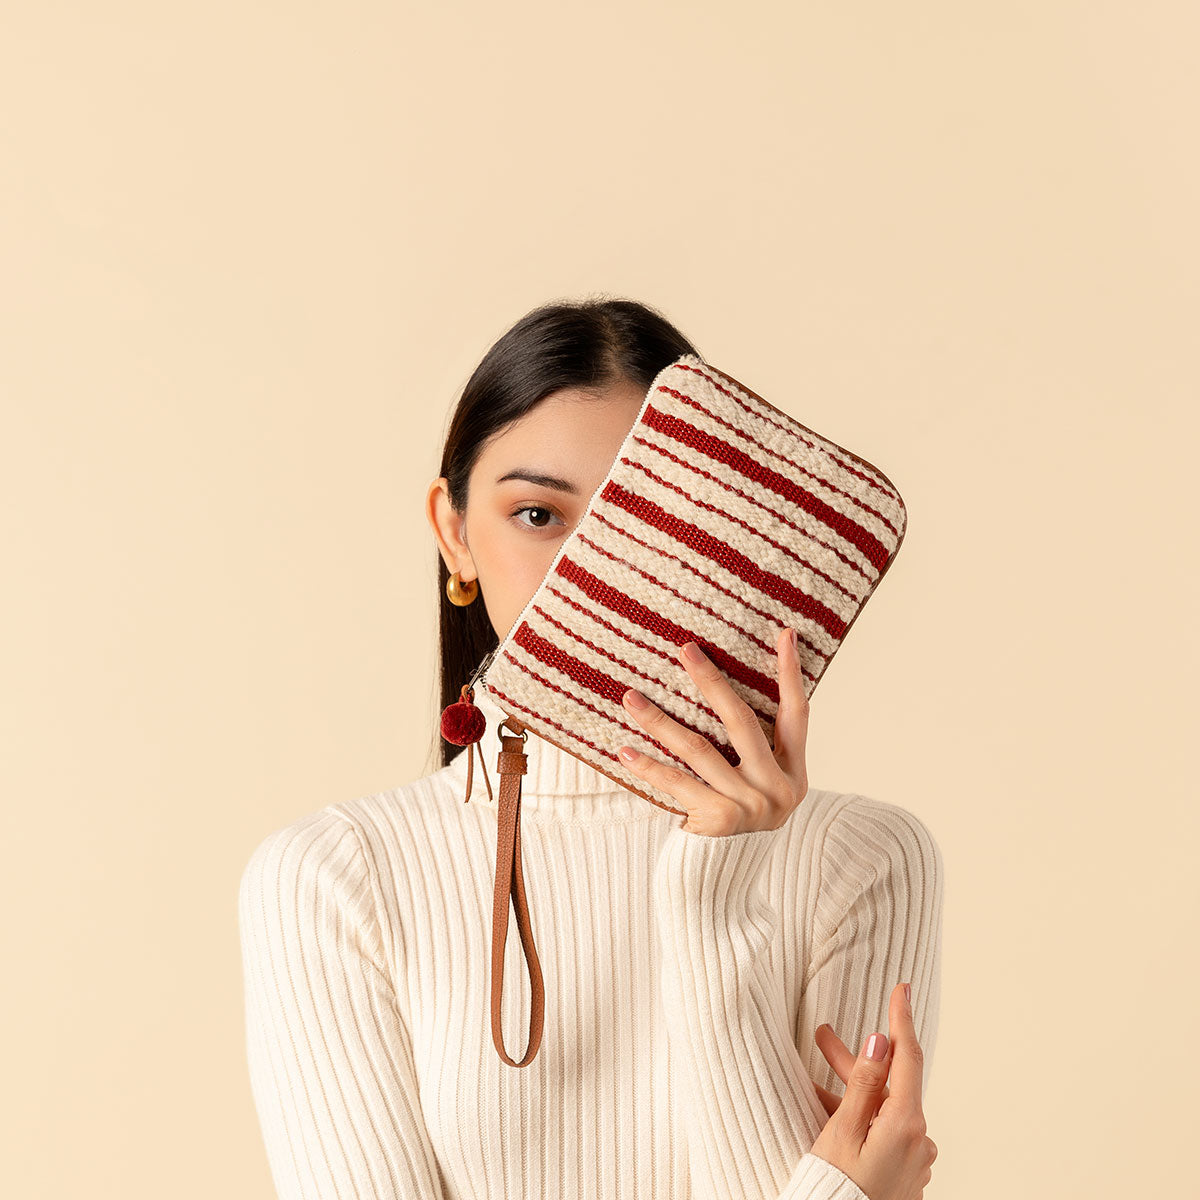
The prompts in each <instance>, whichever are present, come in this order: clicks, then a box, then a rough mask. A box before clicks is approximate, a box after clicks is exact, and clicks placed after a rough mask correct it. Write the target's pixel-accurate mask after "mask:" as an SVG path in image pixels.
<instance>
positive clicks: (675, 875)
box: [239, 300, 943, 1200]
mask: <svg viewBox="0 0 1200 1200" xmlns="http://www.w3.org/2000/svg"><path fill="white" fill-rule="evenodd" d="M684 353H693V354H695V353H697V351H696V350H695V349H694V348H693V347H692V345H691V344H690V343H689V342H688V341H687V340H686V339H685V338H684V337H683V335H682V334H681V333H680V332H679V331H678V330H677V329H675V328H674V326H672V325H671V324H670V323H669V322H668V321H666V320H665V319H664V318H663V317H662V316H661V315H660V314H658V313H656V312H654V311H653V310H651V309H649V308H647V307H646V306H644V305H641V304H638V303H635V302H632V301H625V300H591V301H587V302H584V303H579V304H551V305H546V306H543V307H541V308H539V309H536V310H534V311H533V312H531V313H529V314H527V315H526V316H525V317H523V318H522V319H521V320H520V321H519V322H518V323H517V324H516V325H515V326H513V328H511V329H510V330H509V331H508V332H507V333H506V334H505V335H504V336H503V337H501V338H500V339H499V341H498V342H497V343H496V344H495V345H494V346H493V347H492V348H491V349H490V350H489V351H488V353H487V355H486V356H485V357H484V359H483V361H482V362H481V363H480V364H479V366H478V367H477V368H476V370H475V372H474V373H473V375H472V376H471V379H470V381H469V382H468V384H467V386H466V388H465V390H464V393H463V396H462V398H461V400H460V401H459V404H458V406H457V408H456V410H455V413H454V416H453V419H452V421H451V424H450V429H449V433H448V435H447V440H446V445H445V449H444V452H443V457H442V464H441V474H440V475H439V477H438V478H437V479H435V480H434V481H433V482H432V483H431V485H430V487H429V491H428V497H427V504H426V515H427V517H428V520H429V522H430V526H431V528H432V531H433V535H434V538H435V541H436V543H437V548H438V553H439V564H438V565H439V580H440V582H441V621H440V623H441V700H442V706H443V707H444V706H445V705H447V704H450V703H451V702H453V701H454V700H456V699H458V696H459V689H460V687H461V685H462V684H463V683H464V682H466V680H467V679H468V678H469V677H470V675H471V673H472V671H473V670H474V669H475V667H476V666H477V665H478V664H479V662H480V661H481V660H482V658H483V656H484V655H485V654H486V653H487V651H488V650H490V649H491V648H492V647H493V646H494V645H496V643H497V641H498V639H499V638H500V637H501V636H502V635H503V634H504V633H505V632H507V630H508V629H509V627H510V626H511V624H512V623H513V620H514V619H515V617H516V616H517V614H518V613H519V612H520V610H521V609H522V608H523V607H524V605H525V602H526V601H527V600H528V599H529V597H530V596H531V595H532V594H533V592H534V590H535V589H536V588H537V585H538V584H539V583H540V581H541V579H542V577H543V576H544V574H545V572H546V569H547V568H548V566H549V564H550V562H551V560H552V559H553V557H554V555H555V552H556V550H557V547H558V546H559V545H560V544H561V541H562V539H563V538H564V537H565V536H566V535H567V534H568V533H569V532H570V530H571V528H572V527H573V525H574V524H575V522H576V521H577V520H578V519H579V517H580V516H581V515H582V513H583V510H584V508H585V507H586V505H587V501H588V499H589V497H590V496H591V494H592V492H593V491H594V490H595V488H596V487H597V485H598V484H599V483H600V481H601V479H602V478H603V476H604V475H605V473H606V472H607V469H608V466H609V464H610V463H611V461H612V459H613V457H614V455H615V453H616V450H617V447H618V446H619V445H620V443H621V441H622V439H623V437H624V435H625V433H626V431H627V430H628V429H629V427H630V425H631V424H632V423H633V421H634V418H635V416H636V414H637V412H638V409H639V407H640V404H641V401H642V399H643V397H644V396H645V393H646V390H647V388H648V387H649V384H650V381H651V380H652V379H653V377H654V376H655V374H657V372H658V371H659V370H660V369H661V368H662V367H664V366H665V365H667V364H668V363H670V362H671V361H672V360H674V359H675V358H677V357H678V356H679V355H680V354H684ZM451 597H453V599H454V601H455V602H454V603H451ZM681 649H682V648H681ZM777 657H778V673H779V687H780V697H781V699H780V708H779V713H778V716H777V719H776V726H775V745H774V746H773V747H772V746H768V745H767V742H766V739H765V737H764V736H763V734H762V731H761V729H760V728H758V726H757V724H756V723H754V722H746V724H745V725H740V724H739V722H738V721H737V716H738V713H739V711H740V707H741V705H742V702H741V701H740V700H739V699H738V698H737V697H736V696H735V694H734V693H733V691H732V689H730V687H729V684H728V681H727V680H726V679H725V678H724V676H723V675H722V674H721V672H720V671H719V670H718V669H717V668H716V667H715V666H714V664H712V663H711V662H709V661H708V660H707V659H706V658H704V656H703V655H701V657H700V661H699V662H695V663H693V662H691V661H690V660H688V659H687V658H686V657H685V656H682V655H681V657H680V662H681V663H682V664H683V665H685V667H686V669H687V670H688V671H689V673H690V675H691V677H692V678H693V680H695V682H696V685H697V687H698V688H699V689H701V691H703V693H704V695H705V696H706V698H707V699H708V701H709V703H710V704H711V705H712V707H713V708H714V710H715V711H716V712H718V713H719V715H720V716H721V718H722V720H723V722H724V723H725V724H726V728H727V729H729V730H730V740H731V741H732V742H734V744H735V745H738V746H739V749H740V750H741V751H742V753H741V760H740V765H739V766H738V767H737V768H734V767H732V766H730V765H729V764H728V763H727V762H726V761H725V760H724V759H721V758H720V757H719V756H712V757H704V756H702V755H701V753H700V752H699V751H698V750H697V749H696V748H694V747H689V745H688V744H687V743H686V742H685V741H684V740H681V732H682V731H681V729H680V727H679V726H677V725H675V723H674V722H673V721H671V720H670V719H669V718H667V717H666V714H664V713H662V712H661V710H658V709H657V708H656V707H655V706H654V705H653V704H650V705H649V706H648V707H643V708H637V707H636V706H635V704H634V702H635V700H636V698H637V697H636V694H635V693H632V692H631V693H630V694H629V695H627V697H626V699H625V703H626V704H627V705H628V706H629V709H628V711H629V712H630V713H631V714H632V715H633V716H634V717H635V718H636V719H637V720H638V721H639V722H640V723H641V724H642V725H643V727H644V728H645V729H646V731H647V733H648V735H649V736H650V737H651V738H652V739H654V740H655V741H656V742H658V743H659V744H661V745H664V746H666V747H668V748H670V749H672V750H673V751H674V752H675V753H678V754H679V755H680V756H681V757H683V758H684V759H685V761H688V763H689V765H691V766H692V767H693V769H695V771H696V773H697V775H699V776H700V779H702V780H704V781H705V782H703V783H701V782H699V781H697V780H688V779H686V778H684V777H683V776H682V775H675V776H673V775H671V774H670V773H669V771H668V770H667V768H666V766H665V764H663V763H662V762H659V761H657V760H655V759H654V758H653V757H652V756H649V755H643V756H641V758H640V759H639V760H638V761H636V762H635V763H634V764H632V767H633V770H634V771H635V772H636V773H638V774H641V775H642V777H643V778H645V779H646V780H647V781H650V782H653V783H655V784H657V785H658V786H659V787H660V788H662V789H663V790H664V791H666V792H668V793H669V794H671V795H672V796H673V797H674V798H675V799H676V800H677V801H678V803H679V807H680V808H682V809H685V810H686V811H687V812H688V814H689V815H688V818H687V820H686V822H685V821H682V820H681V819H680V818H679V817H678V816H677V815H676V814H673V813H669V812H667V811H666V810H665V809H663V808H659V807H658V806H656V805H653V804H650V803H648V802H647V801H646V800H645V799H644V798H642V797H640V796H637V795H635V794H633V793H631V792H629V791H627V790H625V789H623V788H621V787H620V785H619V784H618V783H616V782H615V781H613V780H612V779H610V778H609V777H607V776H606V775H604V774H602V773H601V772H599V771H596V770H595V769H593V768H592V767H590V766H589V765H587V764H585V763H583V762H581V761H580V760H578V759H576V758H574V757H573V756H571V755H569V754H567V753H566V752H565V751H563V750H561V749H559V748H558V747H556V746H554V745H553V744H551V743H549V742H546V741H544V740H541V739H538V738H536V737H535V736H531V737H530V738H529V740H528V743H527V745H526V748H525V749H526V754H527V755H528V773H527V774H526V775H525V776H524V777H523V780H522V802H521V817H522V824H521V851H522V862H523V868H524V874H525V878H526V882H527V885H528V890H529V895H530V896H531V897H532V898H533V899H532V900H531V907H532V912H531V919H532V922H533V926H534V930H535V935H536V941H537V947H538V955H539V958H540V962H541V966H542V969H543V972H544V978H545V984H546V1009H545V1025H544V1035H545V1036H544V1038H543V1041H542V1043H541V1048H540V1052H539V1053H538V1055H537V1056H536V1057H535V1058H534V1059H533V1061H532V1062H531V1063H530V1064H529V1065H528V1066H526V1067H524V1068H521V1069H514V1068H513V1067H511V1066H508V1065H506V1064H505V1063H503V1062H502V1061H501V1060H500V1059H499V1058H498V1056H497V1055H496V1053H495V1048H494V1045H493V1042H492V1039H491V1031H490V1023H489V1019H488V1013H489V995H490V980H489V969H490V939H491V909H492V899H493V897H492V890H493V886H494V876H493V869H494V862H495V845H496V836H497V827H496V803H495V800H494V798H493V797H492V794H491V793H489V792H488V791H487V790H486V788H485V781H484V779H483V778H482V777H481V774H480V772H478V771H476V772H475V773H474V777H473V779H472V789H471V795H470V801H471V802H470V803H469V804H464V803H463V800H464V797H465V795H466V791H465V787H466V783H467V755H466V754H464V753H463V748H462V747H458V746H452V745H450V744H449V743H445V742H441V743H440V747H441V755H442V759H441V766H440V767H439V768H438V769H436V770H434V771H433V772H432V773H430V774H428V775H426V776H425V777H424V778H422V779H419V780H417V781H416V782H413V783H410V784H408V785H407V786H403V787H399V788H394V789H391V790H388V791H385V792H380V793H377V794H375V795H370V796H363V797H359V798H357V799H353V800H346V801H339V802H336V803H333V804H330V805H328V806H326V807H325V808H323V809H321V810H320V811H318V812H315V813H312V814H309V815H308V816H305V817H302V818H300V819H298V820H296V821H294V822H293V823H292V824H290V825H288V826H286V827H285V828H283V829H280V830H277V831H275V832H274V833H272V834H270V835H268V836H267V837H266V838H265V839H264V840H263V841H262V842H261V843H260V844H259V846H258V847H257V848H256V850H255V851H254V853H253V855H252V856H251V858H250V861H249V863H248V864H247V866H246V868H245V871H244V874H243V877H242V881H241V888H240V894H239V918H240V925H241V936H242V947H243V956H244V969H245V985H246V1018H247V1052H248V1057H249V1066H250V1077H251V1083H252V1087H253V1093H254V1098H255V1103H256V1105H257V1109H258V1113H259V1117H260V1120H261V1124H262V1130H263V1135H264V1139H265V1141H266V1147H267V1152H268V1158H269V1161H270V1165H271V1170H272V1173H273V1176H274V1180H275V1184H276V1187H277V1190H278V1192H279V1195H280V1196H281V1197H282V1198H283V1200H300V1198H301V1197H304V1198H306V1200H350V1198H354V1200H367V1198H368V1197H369V1198H371V1200H399V1198H401V1197H414V1198H433V1197H450V1196H471V1197H497V1198H499V1197H505V1198H515V1197H533V1196H538V1197H542V1196H545V1197H554V1198H559V1197H562V1198H565V1200H572V1198H574V1197H584V1196H597V1197H604V1198H606V1200H608V1198H612V1200H617V1198H628V1200H652V1198H653V1200H685V1198H699V1197H711V1198H713V1200H716V1198H717V1197H720V1198H721V1200H730V1198H732V1197H762V1198H770V1197H789V1198H792V1200H800V1198H805V1200H862V1198H863V1197H864V1196H866V1197H869V1200H914V1198H916V1197H919V1196H920V1195H921V1192H922V1188H923V1187H924V1185H925V1184H926V1183H927V1182H928V1180H929V1178H930V1174H931V1173H930V1169H929V1168H930V1165H931V1163H932V1161H933V1158H934V1157H935V1155H936V1147H935V1146H934V1143H933V1142H932V1141H931V1140H930V1139H929V1138H928V1137H927V1136H925V1123H924V1118H923V1115H922V1110H921V1101H922V1095H923V1090H924V1087H925V1085H926V1083H927V1076H926V1075H925V1073H924V1072H923V1064H922V1059H923V1055H922V1043H923V1044H924V1046H925V1053H924V1060H925V1063H926V1064H927V1062H928V1057H929V1055H930V1052H931V1050H932V1046H933V1043H934V1040H935V1037H936V1028H937V1018H938V1005H939V989H940V954H941V913H942V891H943V885H942V878H943V871H942V859H941V854H940V851H939V849H938V846H937V844H936V842H935V841H934V839H933V837H932V836H931V834H930V833H929V831H928V830H927V829H926V828H925V826H924V825H923V824H922V823H921V822H920V821H919V820H918V819H917V818H916V817H914V816H913V815H911V814H910V813H907V812H905V811H904V810H903V809H901V808H899V807H897V806H894V805H890V804H887V803H885V802H882V801H878V800H873V799H869V798H867V797H864V796H860V795H854V794H843V793H838V792H833V791H822V790H819V789H814V788H810V787H809V786H808V781H807V775H806V771H805V761H804V750H805V740H806V734H807V727H808V703H807V699H806V697H805V694H804V690H803V688H802V686H801V681H800V673H799V661H798V658H797V656H796V654H795V652H794V650H793V648H792V643H791V642H790V641H789V639H788V636H787V633H786V632H785V634H784V635H783V636H782V637H781V638H780V641H779V644H778V646H777ZM476 701H477V703H478V704H479V706H480V708H481V709H482V710H483V712H484V715H485V716H486V718H487V723H488V728H487V732H486V733H485V735H484V738H483V741H482V742H481V743H480V747H481V749H483V750H484V752H485V763H486V762H487V761H488V759H489V758H491V755H492V753H493V752H494V751H495V750H496V748H497V746H498V739H497V736H496V727H497V725H498V724H499V722H500V721H502V720H503V719H504V713H503V712H501V711H500V710H499V709H498V708H496V707H495V706H494V705H493V704H492V703H491V701H490V699H489V698H488V697H486V696H484V695H482V694H477V697H476ZM755 729H757V730H758V737H757V740H755V739H754V738H753V733H754V730H755ZM746 730H749V732H746ZM439 742H440V739H439ZM492 761H494V759H492ZM504 980H505V986H504V999H505V1009H506V1011H505V1012H504V1031H505V1036H504V1044H505V1046H506V1047H510V1048H511V1047H516V1053H517V1054H518V1055H520V1054H521V1053H523V1044H522V1042H521V1040H520V1039H521V1037H522V1033H523V1031H525V1030H528V1028H529V1007H530V997H529V988H528V984H527V982H526V980H525V976H524V971H523V965H522V962H521V958H520V948H519V945H517V944H516V941H515V939H514V938H511V937H510V938H509V940H508V942H507V943H506V958H505V976H504ZM909 983H911V1007H910V1005H909V1002H908V1000H907V998H906V996H907V992H906V988H905V986H904V985H905V984H909ZM818 1020H821V1021H822V1022H827V1023H823V1024H821V1025H819V1026H818V1025H817V1024H816V1022H817V1021H818ZM885 1021H886V1026H885ZM885 1028H886V1029H887V1030H888V1031H890V1033H891V1038H890V1039H889V1038H888V1037H886V1036H884V1035H883V1033H882V1031H883V1029H885ZM835 1029H836V1030H840V1031H842V1032H843V1033H846V1034H848V1035H849V1036H850V1044H851V1045H855V1044H858V1045H861V1046H862V1050H861V1052H860V1053H859V1055H858V1056H855V1055H854V1054H853V1053H852V1052H851V1051H850V1050H849V1049H848V1048H847V1046H846V1045H845V1044H844V1043H843V1042H842V1041H841V1039H840V1038H839V1037H838V1035H837V1034H836V1033H835V1032H834V1030H835ZM868 1034H871V1035H872V1036H871V1037H868V1036H867V1035H868ZM814 1043H815V1045H814ZM817 1049H819V1050H820V1052H821V1054H822V1055H823V1056H824V1058H825V1059H826V1060H827V1062H822V1061H821V1059H820V1058H819V1057H818V1054H817V1053H816V1050H817ZM926 1069H927V1066H926ZM834 1074H836V1075H837V1076H838V1077H839V1078H840V1079H841V1080H843V1081H844V1082H846V1083H847V1087H846V1091H845V1095H844V1096H843V1097H841V1098H840V1099H839V1097H838V1096H837V1095H836V1094H835V1093H833V1092H832V1091H830V1090H828V1089H829V1085H830V1084H832V1082H833V1075H834ZM889 1076H890V1077H889ZM889 1086H890V1091H889Z"/></svg>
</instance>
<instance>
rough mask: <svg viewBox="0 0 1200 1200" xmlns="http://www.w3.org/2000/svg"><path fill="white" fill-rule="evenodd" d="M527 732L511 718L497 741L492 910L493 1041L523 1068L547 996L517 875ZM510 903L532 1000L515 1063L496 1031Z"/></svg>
mask: <svg viewBox="0 0 1200 1200" xmlns="http://www.w3.org/2000/svg"><path fill="white" fill-rule="evenodd" d="M504 725H510V726H513V727H515V729H516V731H517V732H516V733H515V734H514V735H512V736H507V735H505V733H504V732H503V727H504ZM524 732H525V727H524V725H523V724H522V723H521V722H520V721H518V720H516V718H514V717H509V718H508V719H507V720H505V721H503V722H501V728H500V742H501V745H502V746H503V749H502V750H501V751H500V753H499V755H498V757H497V760H496V769H497V770H498V771H499V773H500V796H499V801H498V806H499V812H498V818H497V826H496V887H495V894H494V897H493V907H492V1041H493V1042H494V1043H495V1044H496V1050H497V1051H498V1052H499V1054H500V1057H501V1058H502V1059H503V1060H504V1061H505V1062H506V1063H508V1065H509V1066H510V1067H524V1066H527V1065H528V1064H529V1063H531V1062H532V1061H533V1058H534V1055H536V1054H537V1052H538V1047H539V1046H540V1045H541V1043H542V1016H543V1011H544V1008H545V993H544V989H543V986H542V968H541V964H540V963H539V962H538V956H537V948H536V947H535V946H534V944H533V929H532V927H531V926H530V922H529V905H528V904H527V903H526V900H525V880H524V877H523V876H522V873H521V778H522V776H523V775H524V774H525V771H526V765H527V761H528V760H527V758H526V755H525V749H524V746H525V736H524ZM510 897H511V899H512V905H513V908H514V909H515V910H516V914H517V929H518V931H519V932H520V935H521V946H522V948H523V950H524V952H525V967H526V971H527V973H528V975H529V985H530V988H531V991H532V1000H531V1006H530V1012H529V1037H528V1043H527V1049H526V1051H525V1057H524V1058H522V1059H521V1061H520V1062H514V1061H513V1060H512V1059H511V1058H510V1057H509V1055H508V1053H507V1051H506V1050H505V1049H504V1034H503V1032H502V1031H501V1027H500V1013H501V1003H500V1001H501V994H502V992H503V990H504V946H505V942H506V941H507V938H508V907H509V899H510Z"/></svg>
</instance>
